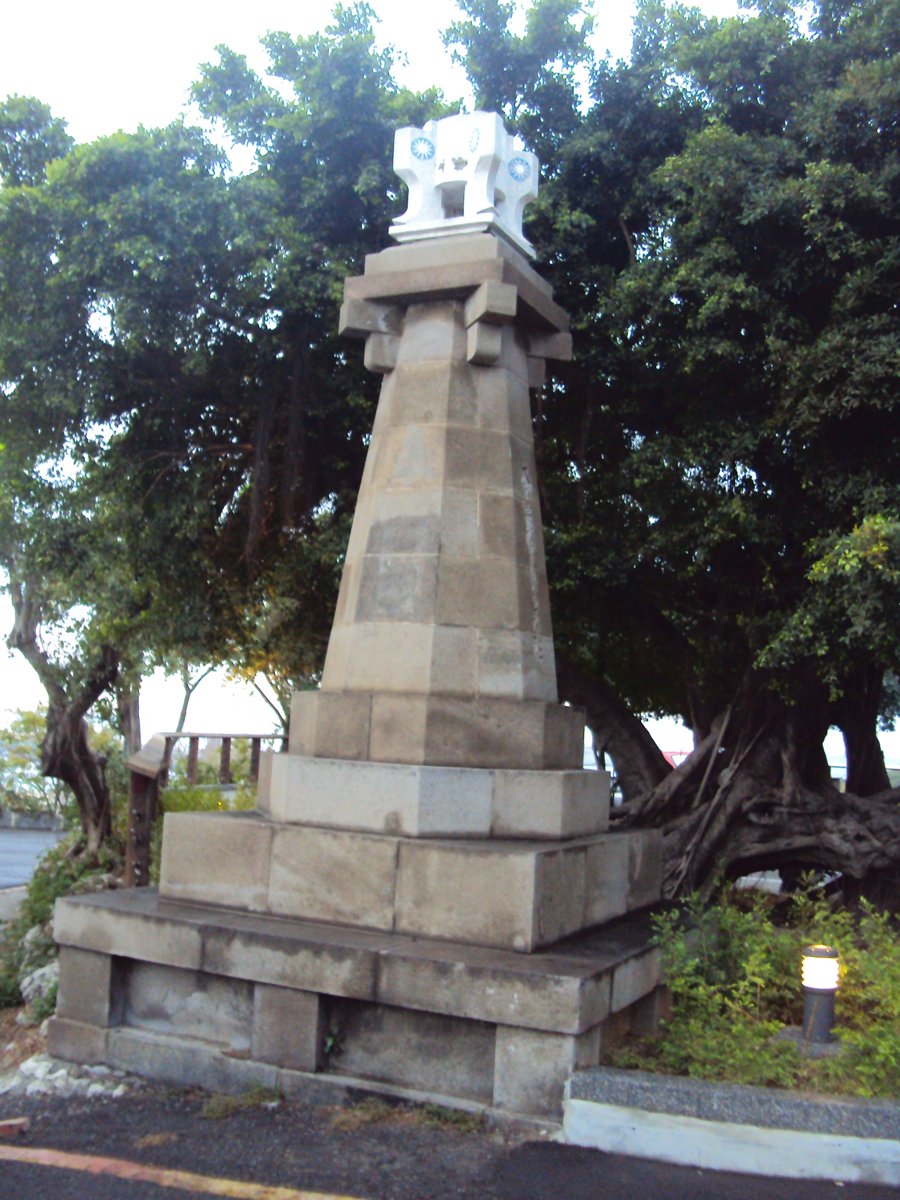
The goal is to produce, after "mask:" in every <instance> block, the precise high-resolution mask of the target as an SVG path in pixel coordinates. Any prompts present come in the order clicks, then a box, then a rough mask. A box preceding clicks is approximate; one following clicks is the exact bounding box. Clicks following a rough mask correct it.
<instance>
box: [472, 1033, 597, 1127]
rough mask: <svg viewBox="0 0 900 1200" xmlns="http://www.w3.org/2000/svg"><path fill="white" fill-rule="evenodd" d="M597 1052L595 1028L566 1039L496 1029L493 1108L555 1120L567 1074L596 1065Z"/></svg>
mask: <svg viewBox="0 0 900 1200" xmlns="http://www.w3.org/2000/svg"><path fill="white" fill-rule="evenodd" d="M599 1054H600V1031H599V1029H593V1030H590V1031H588V1032H587V1033H583V1034H580V1035H577V1036H570V1035H565V1034H557V1033H539V1032H537V1031H535V1030H531V1029H515V1028H511V1027H509V1026H502V1025H501V1026H498V1028H497V1045H496V1051H495V1058H494V1105H495V1107H497V1108H501V1109H508V1110H509V1111H511V1112H517V1113H533V1114H534V1115H535V1116H556V1117H560V1116H561V1115H562V1108H563V1098H564V1091H565V1086H566V1082H567V1080H568V1078H569V1076H570V1075H571V1074H572V1072H573V1071H577V1070H579V1069H580V1068H584V1067H591V1066H596V1064H597V1060H598V1058H599Z"/></svg>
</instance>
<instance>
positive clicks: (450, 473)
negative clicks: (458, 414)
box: [444, 425, 518, 496]
mask: <svg viewBox="0 0 900 1200" xmlns="http://www.w3.org/2000/svg"><path fill="white" fill-rule="evenodd" d="M445 447H446V466H445V475H444V482H445V483H446V485H447V486H448V487H464V488H472V489H474V490H476V491H479V492H495V493H499V494H500V495H506V496H511V495H515V494H517V488H518V484H517V481H516V480H515V479H514V476H513V467H512V460H511V452H510V439H509V437H508V436H507V435H506V434H505V433H502V432H500V431H499V430H495V429H473V428H470V427H467V426H463V425H459V426H452V427H450V428H448V429H447V431H446V441H445Z"/></svg>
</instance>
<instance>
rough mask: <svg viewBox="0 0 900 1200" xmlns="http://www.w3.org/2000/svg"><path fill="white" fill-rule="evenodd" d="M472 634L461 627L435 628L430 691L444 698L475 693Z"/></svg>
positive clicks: (475, 667) (476, 676)
mask: <svg viewBox="0 0 900 1200" xmlns="http://www.w3.org/2000/svg"><path fill="white" fill-rule="evenodd" d="M476 637H477V635H476V631H475V630H474V629H469V628H466V627H464V626H461V625H436V626H435V628H434V640H433V642H432V650H431V654H432V657H431V679H430V681H429V683H430V690H431V691H432V692H439V693H440V694H442V695H445V696H472V695H474V694H475V693H476V692H477V691H478V655H477V651H476Z"/></svg>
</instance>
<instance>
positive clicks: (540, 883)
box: [51, 113, 660, 1118]
mask: <svg viewBox="0 0 900 1200" xmlns="http://www.w3.org/2000/svg"><path fill="white" fill-rule="evenodd" d="M395 166H396V168H397V171H398V173H399V174H400V175H401V176H402V178H403V179H404V180H405V181H406V182H407V184H408V185H409V197H410V198H409V208H408V210H407V212H406V213H405V214H404V215H403V216H402V217H400V218H398V220H397V221H396V222H395V224H394V225H393V226H392V229H391V232H392V234H393V235H394V237H395V238H396V240H397V241H398V242H399V245H397V246H395V247H392V248H390V249H388V250H385V251H383V252H382V253H380V254H376V255H373V256H370V257H369V258H368V259H367V260H366V264H365V271H364V273H363V274H362V275H361V276H359V277H357V278H353V279H348V280H347V283H346V290H345V302H344V305H343V309H342V314H341V324H342V328H343V330H344V332H345V333H347V334H348V335H351V336H355V337H358V338H364V339H365V361H366V363H367V365H368V366H369V367H370V368H371V369H372V370H373V371H377V372H380V373H381V374H382V375H383V376H384V380H383V384H382V390H381V397H380V400H379V405H378V410H377V414H376V418H375V423H374V427H373V430H372V437H371V442H370V446H369V452H368V456H367V461H366V466H365V473H364V476H363V480H362V484H361V487H360V492H359V499H358V503H357V508H356V513H355V517H354V522H353V529H352V533H351V537H350V543H349V546H348V549H347V555H346V560H345V564H344V571H343V578H342V582H341V588H340V596H339V600H338V604H337V611H336V613H335V617H334V624H333V627H332V631H331V637H330V641H329V645H328V653H327V657H326V661H325V667H324V673H323V678H322V685H321V688H320V689H318V690H317V691H315V692H304V693H301V694H299V695H298V696H296V697H295V700H294V705H293V711H292V719H291V737H290V747H289V752H288V753H286V754H277V755H274V756H269V757H268V758H267V761H266V766H267V769H266V771H265V773H264V775H261V780H260V792H259V802H258V811H257V812H256V813H247V814H240V813H171V814H168V815H167V816H166V821H165V828H164V834H163V850H162V864H161V871H160V886H159V895H158V896H156V895H153V894H152V893H147V894H146V895H144V896H135V895H132V896H127V897H126V896H123V897H112V898H107V897H104V898H99V899H98V898H94V897H89V898H79V899H76V900H70V901H66V902H64V903H61V904H60V906H59V907H58V910H57V917H56V934H57V937H58V939H59V940H60V942H61V943H62V944H63V946H64V951H63V956H62V982H61V987H60V998H61V999H60V1004H61V1008H60V1012H59V1015H58V1016H57V1018H55V1020H54V1023H53V1024H52V1025H51V1043H52V1046H53V1048H54V1049H55V1051H56V1052H57V1053H60V1054H62V1055H64V1056H66V1057H72V1058H76V1059H80V1060H81V1061H96V1060H103V1061H109V1062H111V1063H114V1064H115V1065H120V1066H126V1067H131V1068H132V1069H134V1068H135V1067H137V1069H139V1070H143V1071H145V1072H146V1073H148V1074H151V1075H156V1076H157V1077H162V1078H168V1079H176V1080H180V1081H183V1082H204V1083H206V1084H207V1086H215V1087H218V1088H221V1087H223V1086H225V1085H226V1084H227V1086H229V1087H234V1086H240V1085H241V1084H242V1083H243V1084H246V1083H247V1082H250V1081H254V1082H266V1083H268V1084H269V1085H270V1086H274V1085H277V1086H280V1087H283V1088H285V1089H286V1090H290V1088H291V1087H295V1086H296V1087H302V1088H305V1087H307V1086H308V1080H309V1073H315V1072H320V1071H322V1070H325V1071H331V1072H332V1073H337V1074H339V1075H342V1076H345V1077H350V1078H354V1077H358V1078H363V1079H370V1080H373V1079H374V1080H378V1081H381V1082H382V1083H384V1084H387V1085H391V1086H402V1087H406V1088H412V1089H414V1090H415V1089H419V1090H424V1091H425V1092H427V1093H430V1094H433V1093H435V1092H437V1093H442V1094H444V1095H451V1096H456V1097H462V1098H466V1099H467V1100H469V1101H472V1100H476V1101H480V1102H483V1103H485V1104H488V1105H492V1106H494V1107H495V1108H497V1109H501V1110H506V1111H512V1112H518V1113H531V1114H534V1115H540V1116H550V1117H551V1118H552V1117H555V1116H558V1115H559V1113H560V1111H561V1104H562V1095H563V1087H564V1084H565V1080H566V1078H567V1076H568V1074H569V1072H570V1071H571V1070H572V1069H573V1068H575V1067H577V1066H582V1065H584V1066H586V1065H590V1064H591V1063H595V1062H596V1061H597V1055H598V1048H599V1041H600V1037H601V1030H602V1029H603V1028H605V1027H606V1025H607V1022H608V1021H609V1020H610V1018H611V1017H612V1016H614V1015H615V1016H616V1020H617V1021H621V1020H622V1019H623V1017H620V1016H618V1015H617V1014H623V1015H624V1014H627V1013H629V1012H632V1013H635V1014H637V1019H640V1020H647V1019H650V1018H651V1017H652V997H653V995H654V992H655V989H656V987H657V983H658V965H657V958H656V952H655V951H653V950H652V949H650V948H649V947H648V946H647V942H646V935H645V932H644V930H643V928H642V927H641V925H640V922H638V923H637V925H634V924H628V923H627V922H626V926H621V925H615V926H614V927H613V928H612V929H611V931H610V932H609V933H606V932H605V931H604V930H603V929H602V928H601V927H602V926H604V925H606V923H608V922H611V921H613V920H614V919H615V918H617V917H620V916H623V915H624V914H627V913H630V912H631V911H632V910H633V909H638V908H641V907H643V906H646V905H649V904H651V903H652V902H654V901H655V900H656V899H657V898H658V896H659V884H660V855H659V851H660V840H659V837H658V836H657V835H655V834H653V833H651V832H639V833H610V832H609V830H608V806H609V787H608V778H607V776H606V774H605V773H604V772H598V771H584V770H582V756H583V731H584V725H583V720H582V716H581V714H580V713H579V712H578V711H577V710H575V709H572V708H569V707H567V706H565V705H561V704H560V703H559V701H558V696H557V690H556V673H555V667H554V658H553V640H552V629H551V623H550V609H549V601H548V587H547V575H546V568H545V563H544V547H543V536H542V529H541V515H540V506H539V502H538V489H537V480H536V475H535V463H534V448H533V442H532V427H531V413H530V402H529V388H531V387H534V386H537V385H539V384H540V383H541V381H542V379H543V374H544V366H545V361H546V360H547V359H559V358H565V357H567V356H568V355H569V353H570V338H569V334H568V332H567V327H568V321H567V318H566V315H565V313H564V312H563V311H562V310H561V309H560V308H559V307H558V305H556V304H555V303H554V300H553V296H552V291H551V289H550V288H549V287H548V285H547V284H546V283H545V282H544V281H543V280H542V279H541V278H540V276H539V275H538V274H537V272H536V271H535V270H534V269H533V268H532V266H531V265H530V262H529V256H530V247H529V245H528V243H527V241H526V240H525V238H524V236H523V234H522V226H521V220H522V211H523V209H524V207H525V204H526V203H527V201H528V200H529V199H530V198H532V197H533V196H534V195H535V194H536V189H537V175H538V164H537V162H536V160H535V158H534V156H533V155H530V154H528V153H527V152H525V151H524V150H522V149H521V148H520V147H519V146H518V145H517V144H516V142H515V141H514V139H513V138H512V137H511V136H510V135H509V134H508V133H507V132H506V130H505V129H504V128H503V125H502V122H501V121H500V119H499V117H497V116H495V115H494V114H488V113H475V114H472V115H471V116H459V117H449V118H445V119H443V120H441V121H436V122H431V123H429V124H428V125H426V126H425V127H424V128H422V129H404V130H400V131H399V132H398V134H397V137H396V142H395ZM563 939H568V940H563ZM544 948H549V949H548V950H547V952H546V953H543V950H544ZM646 997H651V1000H648V1001H647V1003H646V1004H645V1003H644V999H645V998H646ZM648 1014H649V1016H648ZM225 1045H227V1046H228V1047H230V1048H229V1049H222V1046H225ZM329 1046H331V1050H329V1049H328V1047H329ZM335 1046H340V1048H341V1049H340V1053H339V1054H338V1053H337V1051H335V1049H334V1047H335ZM236 1056H238V1057H236Z"/></svg>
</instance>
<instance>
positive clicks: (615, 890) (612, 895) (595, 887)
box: [584, 833, 631, 926]
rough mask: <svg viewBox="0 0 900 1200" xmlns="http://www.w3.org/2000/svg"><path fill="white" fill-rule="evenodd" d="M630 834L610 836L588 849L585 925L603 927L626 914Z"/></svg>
mask: <svg viewBox="0 0 900 1200" xmlns="http://www.w3.org/2000/svg"><path fill="white" fill-rule="evenodd" d="M630 836H631V835H630V834H627V833H610V834H606V835H605V836H604V837H601V838H598V839H597V840H596V841H594V842H593V843H592V844H591V845H590V846H588V847H587V850H586V858H585V890H584V924H585V926H590V925H600V924H602V923H603V922H604V921H609V920H612V918H613V917H618V916H620V915H621V914H622V913H624V912H625V911H626V906H627V904H628V869H629V856H630V846H629V840H630Z"/></svg>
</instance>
